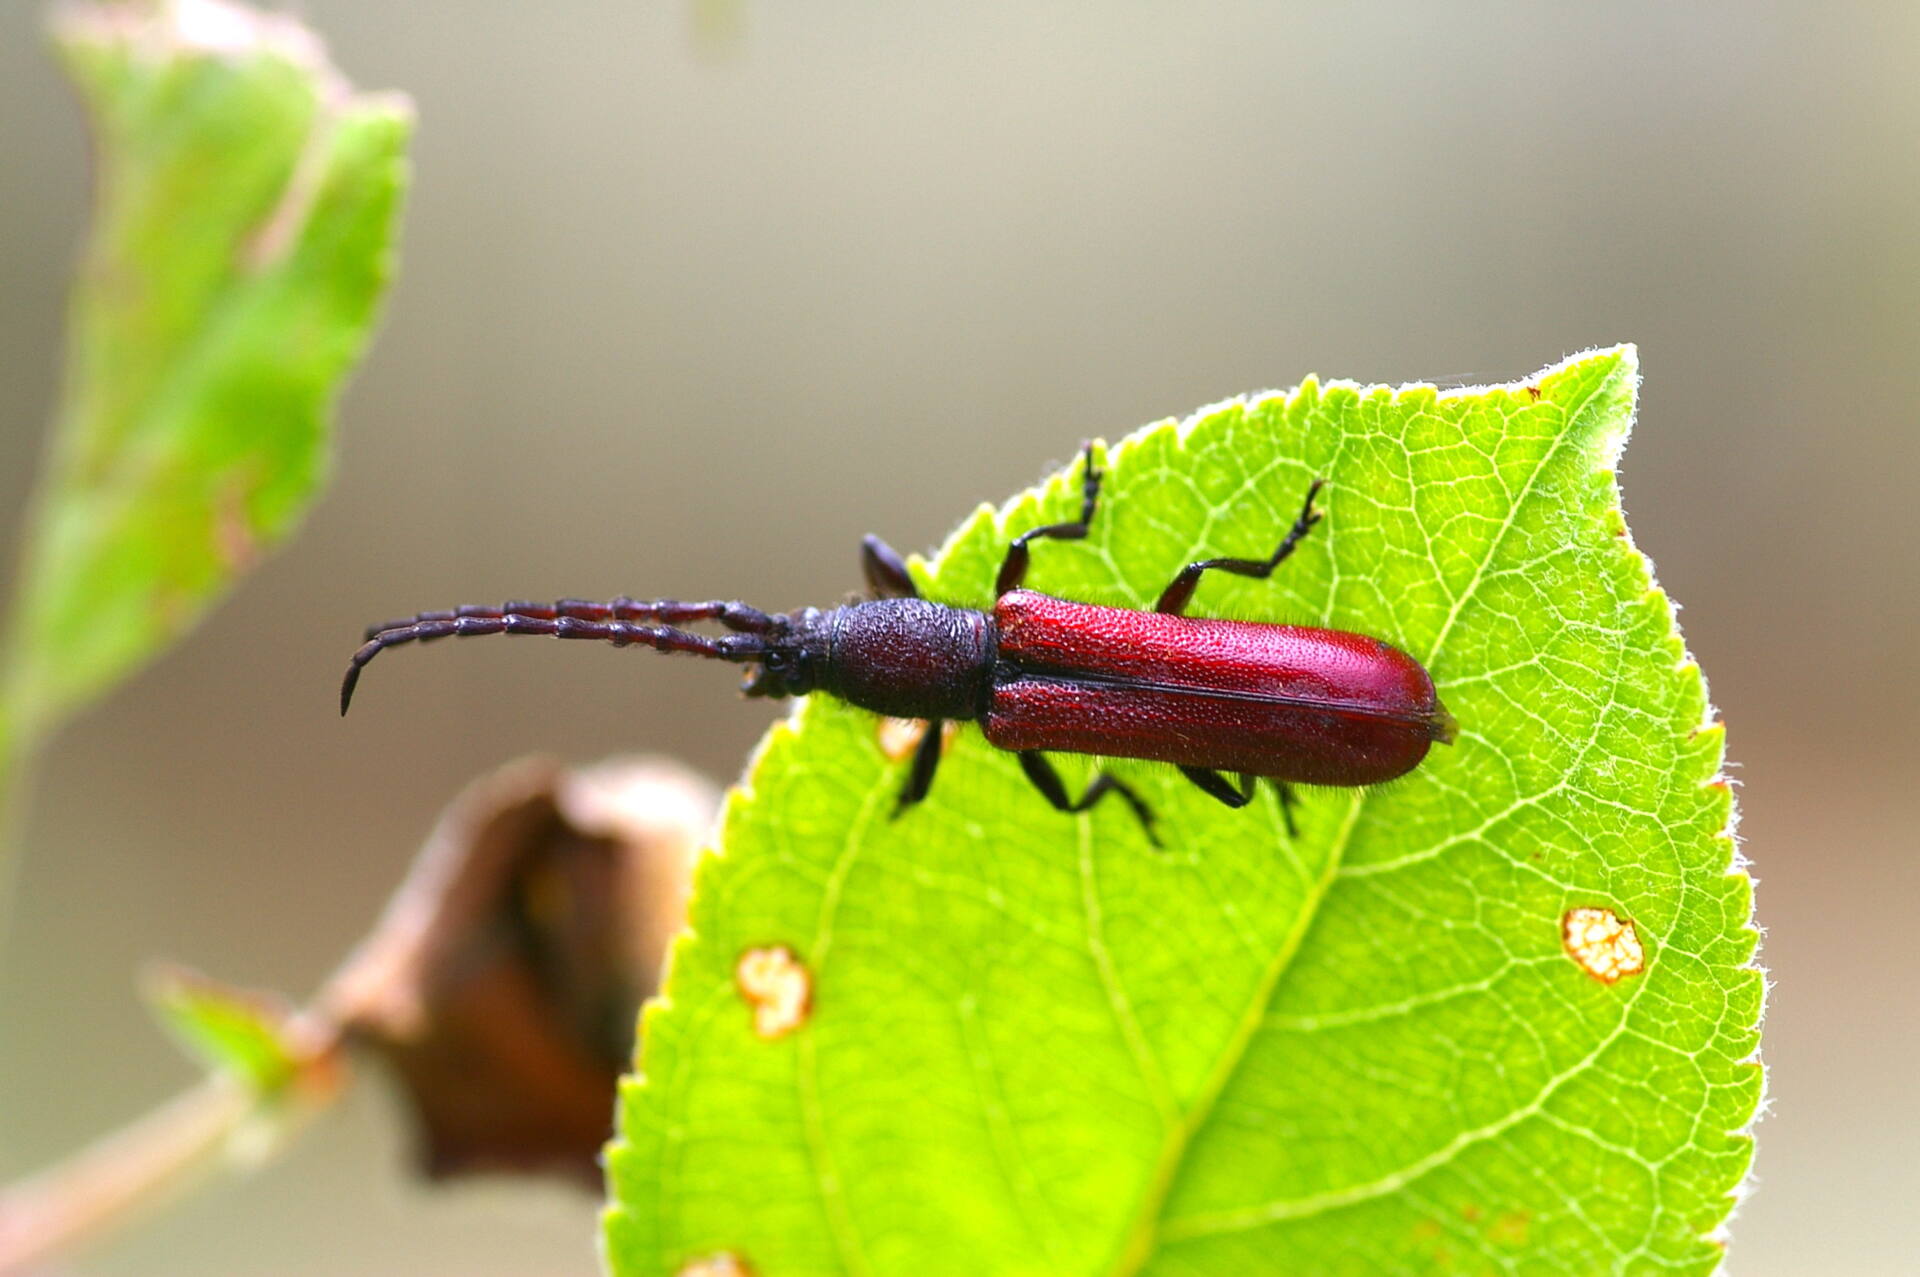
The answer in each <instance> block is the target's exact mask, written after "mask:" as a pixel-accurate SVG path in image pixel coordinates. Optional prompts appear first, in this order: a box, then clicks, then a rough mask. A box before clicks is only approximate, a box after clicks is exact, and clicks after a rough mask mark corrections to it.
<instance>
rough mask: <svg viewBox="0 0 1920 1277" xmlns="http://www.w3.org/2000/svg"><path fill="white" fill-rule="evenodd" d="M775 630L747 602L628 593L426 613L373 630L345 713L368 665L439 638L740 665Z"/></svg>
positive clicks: (345, 698) (344, 692)
mask: <svg viewBox="0 0 1920 1277" xmlns="http://www.w3.org/2000/svg"><path fill="white" fill-rule="evenodd" d="M658 621H664V622H690V621H718V622H720V623H721V624H722V625H724V626H726V627H727V628H728V629H730V630H732V631H734V632H733V633H732V634H726V635H722V636H720V637H719V638H709V637H707V636H706V635H703V634H694V633H690V632H689V631H686V630H682V629H677V628H675V626H674V625H672V624H648V623H647V622H658ZM777 627H778V621H777V620H776V619H775V618H773V617H770V616H768V615H767V614H766V613H765V612H762V611H760V609H758V608H754V607H749V606H747V605H746V604H744V603H735V602H718V601H716V602H708V603H679V602H675V601H674V600H672V599H654V600H650V601H642V600H637V599H629V598H626V597H624V596H622V597H620V598H617V599H614V600H612V601H611V602H607V603H596V602H591V601H589V600H586V599H561V600H560V601H559V602H557V603H553V604H546V603H528V602H513V603H506V604H502V605H501V606H500V607H477V606H473V605H468V606H464V607H458V608H453V609H451V610H447V611H438V612H421V613H419V614H418V615H416V616H412V617H407V618H405V619H402V620H398V621H389V622H387V623H386V624H384V625H375V626H370V627H368V629H367V641H366V642H365V643H364V644H362V645H361V647H360V650H359V651H357V652H355V653H354V654H353V657H352V659H351V660H350V661H349V662H348V664H347V674H346V677H345V678H344V679H342V680H341V683H340V712H341V714H343V715H344V714H345V713H346V712H347V708H348V706H350V705H351V704H352V703H353V689H354V687H355V685H356V684H358V683H359V681H360V671H361V670H363V669H365V668H366V666H367V662H369V661H371V660H372V659H373V658H374V657H376V656H378V655H380V653H382V652H384V651H386V650H387V649H388V648H390V647H399V646H400V645H401V644H403V643H430V642H432V641H433V640H435V639H442V638H473V637H476V636H481V635H487V634H539V635H545V636H548V637H551V638H563V639H589V640H596V641H599V642H604V643H611V644H613V645H614V646H615V647H630V646H633V645H634V644H639V645H641V646H644V647H651V648H653V649H654V650H655V651H658V652H685V653H688V654H689V655H692V656H700V657H705V658H707V659H708V660H716V661H730V662H733V663H735V664H740V663H744V662H747V661H757V660H759V659H760V658H761V657H763V656H765V655H766V654H767V649H768V643H767V636H768V635H770V634H771V633H772V632H773V631H774V630H775V629H776V628H777Z"/></svg>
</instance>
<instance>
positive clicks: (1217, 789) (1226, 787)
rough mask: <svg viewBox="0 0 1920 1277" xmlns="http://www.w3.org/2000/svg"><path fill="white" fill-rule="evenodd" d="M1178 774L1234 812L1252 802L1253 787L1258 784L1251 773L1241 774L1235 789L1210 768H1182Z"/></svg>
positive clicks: (1229, 782)
mask: <svg viewBox="0 0 1920 1277" xmlns="http://www.w3.org/2000/svg"><path fill="white" fill-rule="evenodd" d="M1180 774H1181V775H1183V776H1185V777H1186V778H1187V779H1188V780H1190V781H1192V782H1193V783H1194V784H1196V785H1198V786H1199V787H1200V788H1201V789H1202V790H1204V791H1205V792H1206V793H1208V794H1210V795H1212V796H1213V797H1215V798H1218V799H1219V800H1220V801H1221V802H1223V803H1225V804H1226V805H1227V806H1229V807H1232V808H1233V809H1235V810H1236V811H1237V810H1239V809H1240V808H1242V807H1245V806H1246V805H1247V804H1248V803H1250V802H1252V801H1253V787H1254V786H1255V785H1257V784H1259V783H1260V778H1259V777H1258V776H1255V775H1254V774H1253V773H1252V772H1241V773H1240V787H1239V788H1238V789H1235V788H1234V787H1233V783H1232V782H1231V781H1229V780H1228V779H1227V778H1226V777H1225V776H1222V775H1221V774H1220V773H1219V772H1217V771H1215V770H1213V768H1211V767H1182V768H1181V769H1180Z"/></svg>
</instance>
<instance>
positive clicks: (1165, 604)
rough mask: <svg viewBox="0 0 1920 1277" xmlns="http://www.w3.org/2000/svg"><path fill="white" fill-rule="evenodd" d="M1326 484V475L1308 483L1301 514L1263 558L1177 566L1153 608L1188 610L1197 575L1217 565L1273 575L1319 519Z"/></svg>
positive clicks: (1227, 569) (1253, 574)
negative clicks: (1176, 572) (1319, 499)
mask: <svg viewBox="0 0 1920 1277" xmlns="http://www.w3.org/2000/svg"><path fill="white" fill-rule="evenodd" d="M1326 484H1327V481H1326V480H1325V479H1315V480H1314V481H1313V482H1312V483H1311V484H1310V485H1308V487H1307V500H1306V504H1305V505H1303V506H1301V507H1300V517H1299V518H1297V519H1295V520H1294V521H1293V526H1292V527H1291V528H1289V529H1287V535H1286V536H1284V537H1282V538H1281V539H1280V547H1279V548H1278V549H1276V550H1275V551H1274V552H1273V554H1272V555H1270V556H1269V557H1267V558H1264V559H1201V560H1199V561H1198V562H1196V563H1189V564H1187V566H1186V567H1184V568H1181V569H1180V575H1179V576H1176V577H1174V578H1173V582H1172V584H1170V585H1168V586H1167V588H1166V589H1164V590H1162V591H1161V592H1160V601H1159V602H1158V603H1155V604H1154V605H1153V610H1154V611H1156V612H1171V613H1173V615H1175V616H1179V615H1180V614H1182V613H1183V612H1185V611H1186V610H1187V604H1188V603H1189V602H1191V601H1192V599H1193V591H1194V589H1195V588H1196V587H1197V586H1198V585H1199V584H1200V577H1201V576H1202V574H1204V573H1205V572H1207V571H1208V570H1209V569H1213V568H1218V569H1219V570H1220V571H1222V572H1231V573H1233V574H1234V575H1235V576H1250V577H1253V578H1254V579H1256V580H1261V581H1264V580H1265V579H1266V578H1268V577H1270V576H1272V575H1273V570H1274V569H1275V568H1277V567H1279V566H1280V565H1281V564H1282V563H1284V562H1286V559H1287V556H1288V555H1289V554H1292V553H1293V548H1294V547H1295V546H1297V545H1299V544H1300V541H1301V538H1303V537H1305V536H1306V535H1307V530H1308V529H1309V528H1311V527H1313V525H1314V524H1316V523H1318V522H1320V514H1319V512H1317V511H1316V510H1315V509H1314V508H1313V499H1314V498H1315V497H1317V496H1319V495H1320V489H1321V488H1324V487H1325V486H1326Z"/></svg>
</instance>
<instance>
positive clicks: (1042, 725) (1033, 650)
mask: <svg viewBox="0 0 1920 1277" xmlns="http://www.w3.org/2000/svg"><path fill="white" fill-rule="evenodd" d="M1082 473H1083V478H1082V489H1081V503H1080V517H1079V518H1077V519H1075V520H1074V521H1073V522H1071V523H1053V524H1048V525H1046V526H1044V527H1038V528H1032V529H1029V530H1028V531H1026V532H1023V533H1021V534H1020V535H1019V536H1017V537H1015V538H1014V539H1013V540H1012V542H1011V543H1010V544H1009V545H1008V546H1007V555H1006V558H1005V559H1004V560H1002V562H1001V564H1000V573H999V577H998V579H997V581H996V583H995V585H994V604H993V608H992V610H991V611H984V612H983V611H977V610H975V609H972V608H958V607H948V606H946V605H945V604H940V603H933V602H930V601H928V600H926V599H923V598H921V597H920V595H919V591H918V590H917V589H916V588H915V586H914V583H913V578H912V577H911V576H910V575H908V573H907V567H906V563H905V562H904V561H903V560H902V559H901V557H900V556H899V554H897V553H896V552H895V551H894V550H893V549H892V548H891V547H889V546H888V545H887V544H886V542H884V541H882V540H880V539H879V538H878V537H873V536H869V537H867V538H866V539H865V540H864V541H863V542H862V543H861V561H862V566H863V567H864V569H865V573H866V578H867V584H868V585H869V586H870V587H871V588H872V590H873V593H874V595H875V597H874V598H873V599H871V600H868V601H865V602H859V603H849V604H847V605H845V606H843V607H836V608H830V609H825V610H823V609H820V608H811V607H809V608H802V609H800V610H799V611H797V612H788V613H784V614H773V613H767V612H762V611H760V610H759V609H758V608H754V607H749V606H748V605H747V604H745V603H738V602H711V603H679V602H675V601H673V600H670V599H656V600H651V601H643V600H637V599H629V598H624V597H622V598H617V599H614V600H613V601H611V602H608V603H595V602H589V601H587V600H584V599H561V600H560V601H559V602H557V603H554V604H551V605H547V604H541V603H526V602H515V603H507V604H504V605H502V606H500V607H497V608H494V607H474V606H468V607H459V608H454V609H453V610H451V611H443V612H422V613H420V614H419V615H417V616H413V617H409V618H407V619H405V620H399V621H390V622H388V623H387V624H385V625H376V626H373V627H371V628H369V629H368V631H367V641H366V643H365V645H363V646H362V647H361V648H360V650H359V651H357V652H355V653H354V654H353V660H352V662H351V663H350V664H349V665H348V666H347V674H346V679H345V681H344V682H342V683H341V686H340V712H341V713H342V714H345V713H346V712H347V706H348V704H349V703H350V702H351V701H352V699H353V689H354V684H355V683H356V682H358V681H359V678H360V671H361V670H362V669H363V668H365V666H366V664H367V662H368V661H371V660H372V659H373V658H374V657H376V656H378V655H379V654H380V653H381V652H383V651H385V650H386V649H387V648H390V647H396V646H398V645H400V644H402V643H412V642H416V641H417V642H426V641H430V640H432V639H439V638H446V637H448V636H453V637H456V638H461V637H470V636H473V635H478V634H545V635H551V636H552V637H554V638H563V639H598V640H603V641H605V642H608V643H612V644H613V645H614V646H616V647H627V646H631V645H634V644H639V645H641V646H644V647H651V648H653V649H655V650H656V651H661V652H687V653H690V654H692V655H694V656H702V657H706V658H708V659H710V660H719V661H731V662H734V663H736V664H745V665H751V666H754V667H755V668H754V669H752V670H751V671H750V672H749V673H748V675H747V679H746V683H745V692H746V694H747V695H748V696H768V697H786V696H805V695H807V694H808V693H810V692H825V693H827V694H828V695H830V696H837V697H839V698H840V699H841V700H844V701H846V702H848V703H849V704H853V705H858V706H860V707H861V708H863V709H870V710H874V711H876V712H878V713H881V714H889V715H893V716H895V717H899V718H919V719H928V720H931V721H930V722H929V723H928V726H927V731H926V734H925V735H924V736H922V737H921V740H920V744H919V746H918V748H917V749H916V750H915V752H914V757H913V763H912V767H911V769H910V770H909V771H908V773H907V782H906V785H905V786H904V787H903V788H902V789H901V791H900V797H899V801H898V802H897V803H896V804H895V807H894V814H895V815H896V816H897V815H899V814H900V813H901V812H902V811H904V810H905V809H906V808H908V807H911V806H912V805H913V804H915V803H917V802H919V801H920V800H921V799H923V798H925V797H926V796H927V791H928V790H929V789H930V788H931V787H932V785H933V774H934V770H935V769H936V768H937V767H938V766H939V765H940V745H941V736H942V733H941V731H940V728H941V726H942V722H943V720H946V719H977V720H979V722H980V725H981V728H982V730H983V731H984V732H985V733H986V737H987V740H988V741H989V742H990V743H992V744H994V745H997V746H999V747H1000V748H1002V749H1007V750H1012V751H1013V752H1014V754H1015V756H1016V757H1018V758H1019V760H1020V767H1021V770H1022V771H1024V772H1025V773H1026V776H1027V779H1028V780H1030V781H1031V782H1032V783H1033V787H1034V788H1035V789H1037V790H1039V791H1040V794H1041V796H1042V797H1044V798H1045V799H1046V800H1047V801H1048V802H1049V803H1051V804H1052V805H1053V806H1054V807H1055V808H1056V809H1058V810H1060V811H1063V812H1083V811H1086V810H1087V809H1088V808H1090V807H1092V806H1093V805H1094V804H1095V803H1097V802H1099V801H1100V800H1101V799H1102V798H1104V797H1106V796H1107V795H1108V794H1118V795H1120V797H1121V798H1122V799H1123V800H1124V801H1125V802H1126V803H1127V805H1128V806H1129V807H1131V808H1132V809H1133V811H1134V813H1135V814H1136V815H1137V816H1138V817H1139V818H1140V822H1141V824H1142V825H1144V826H1145V827H1146V830H1147V833H1148V836H1149V837H1152V836H1153V813H1152V812H1151V811H1150V810H1149V809H1148V807H1147V805H1146V803H1145V802H1144V801H1142V800H1141V798H1140V795H1139V794H1138V793H1136V792H1135V791H1134V789H1133V788H1132V787H1131V786H1130V785H1128V784H1126V783H1125V782H1124V781H1122V780H1119V779H1118V778H1116V777H1115V776H1113V775H1111V774H1110V773H1107V772H1104V771H1103V772H1099V773H1097V774H1096V775H1095V776H1094V778H1093V780H1092V781H1091V783H1089V784H1088V786H1087V788H1086V790H1085V792H1083V793H1082V794H1081V795H1080V796H1079V797H1078V798H1073V797H1069V795H1068V794H1067V790H1066V786H1065V785H1064V784H1063V783H1062V782H1061V779H1060V775H1059V773H1058V772H1056V771H1055V770H1054V769H1053V765H1052V764H1051V763H1050V762H1048V761H1047V756H1046V752H1045V751H1049V750H1052V751H1057V752H1061V753H1073V754H1093V755H1099V756H1103V757H1111V758H1141V759H1152V760H1157V761H1160V762H1167V763H1173V764H1175V765H1176V766H1178V767H1179V768H1180V770H1181V772H1182V773H1184V774H1185V775H1186V777H1187V779H1189V780H1191V781H1192V782H1193V783H1194V784H1195V785H1198V786H1199V787H1200V788H1201V789H1202V790H1204V791H1206V792H1207V793H1208V794H1210V795H1212V796H1213V797H1214V798H1217V799H1219V800H1220V801H1221V802H1223V803H1225V804H1226V805H1227V806H1229V807H1244V806H1246V805H1247V804H1248V803H1249V802H1251V801H1252V800H1253V793H1254V786H1255V784H1256V782H1257V781H1258V779H1259V778H1260V777H1262V776H1266V777H1270V778H1272V779H1273V780H1275V781H1276V782H1278V784H1279V786H1280V796H1281V798H1282V800H1283V804H1284V806H1285V808H1286V815H1287V823H1288V826H1289V828H1291V826H1292V823H1293V822H1292V811H1291V807H1292V797H1291V794H1290V791H1289V790H1288V788H1287V785H1288V783H1289V782H1297V783H1301V784H1311V785H1344V786H1355V785H1372V784H1377V783H1379V782H1382V781H1388V780H1392V779H1393V778H1394V777H1396V776H1401V775H1404V774H1405V773H1407V772H1409V771H1411V770H1412V769H1413V768H1414V767H1416V766H1418V765H1419V763H1420V761H1421V759H1423V758H1425V757H1426V755H1427V750H1428V748H1429V747H1430V746H1431V744H1432V743H1433V742H1435V741H1439V742H1441V743H1443V744H1444V743H1449V742H1451V741H1452V740H1453V736H1454V724H1453V719H1452V717H1451V716H1450V715H1448V713H1447V711H1446V709H1445V707H1444V706H1442V705H1441V703H1440V699H1439V697H1438V696H1437V695H1436V694H1435V692H1434V688H1433V680H1432V679H1431V678H1430V677H1428V675H1427V671H1426V670H1425V669H1423V668H1422V667H1421V666H1420V664H1419V662H1417V661H1415V660H1414V659H1413V658H1412V657H1411V656H1408V655H1407V654H1406V653H1405V652H1402V651H1400V650H1399V649H1397V648H1394V647H1390V646H1388V645H1387V644H1385V643H1383V642H1381V641H1380V640H1379V639H1374V638H1368V637H1366V636H1364V635H1360V634H1350V633H1346V632H1343V631H1340V630H1326V629H1316V628H1313V627H1310V626H1301V625H1275V624H1268V623H1265V622H1259V621H1225V620H1205V619H1201V618H1198V617H1189V616H1186V615H1184V613H1185V611H1186V607H1187V603H1188V602H1189V601H1190V600H1191V599H1192V598H1193V592H1194V589H1195V587H1196V586H1198V585H1199V583H1200V578H1201V577H1202V576H1204V575H1205V574H1206V573H1208V572H1212V571H1219V572H1231V573H1234V574H1235V575H1238V576H1246V577H1254V578H1256V579H1265V578H1266V577H1268V576H1270V575H1272V573H1273V570H1274V569H1275V568H1277V567H1279V566H1280V564H1281V563H1283V562H1285V560H1286V558H1287V556H1288V555H1290V554H1292V553H1293V551H1294V548H1295V547H1296V546H1298V545H1299V544H1300V542H1301V539H1302V538H1304V537H1305V536H1306V535H1307V533H1308V531H1309V530H1310V529H1311V528H1312V527H1313V525H1314V524H1316V523H1318V522H1319V521H1320V517H1321V516H1320V515H1319V514H1318V513H1317V512H1315V510H1314V508H1313V503H1314V499H1315V498H1316V497H1317V496H1318V495H1319V493H1320V490H1321V488H1322V487H1323V486H1324V482H1325V481H1324V480H1319V479H1316V480H1315V481H1314V482H1313V484H1312V485H1311V486H1309V487H1308V489H1307V499H1306V502H1305V503H1304V504H1303V505H1302V506H1301V508H1300V515H1299V517H1298V518H1297V519H1295V520H1294V523H1293V526H1292V527H1291V528H1289V529H1288V530H1287V533H1286V535H1285V536H1283V537H1282V538H1281V540H1280V544H1279V546H1278V548H1276V549H1275V550H1274V552H1273V553H1272V554H1270V555H1268V556H1267V557H1266V558H1264V559H1201V560H1198V561H1197V562H1193V563H1189V564H1187V566H1186V567H1184V568H1182V569H1181V570H1180V573H1179V575H1177V576H1176V577H1174V578H1173V581H1172V582H1171V583H1170V584H1168V586H1167V588H1166V589H1165V590H1163V591H1161V593H1160V599H1159V602H1157V603H1156V604H1155V605H1154V609H1153V611H1151V612H1141V611H1135V610H1133V609H1131V608H1116V607H1098V606H1095V605H1093V604H1089V603H1075V602H1071V601H1069V600H1067V599H1060V598H1054V597H1053V596H1052V595H1048V594H1040V593H1037V592H1035V591H1033V590H1025V589H1022V588H1020V583H1021V581H1022V580H1024V579H1025V577H1026V574H1027V560H1028V555H1029V551H1028V546H1029V545H1030V544H1031V543H1032V542H1034V541H1037V540H1041V539H1043V538H1052V539H1054V540H1060V541H1077V540H1079V539H1081V538H1083V537H1085V536H1086V535H1087V530H1088V528H1089V526H1090V525H1091V523H1092V521H1093V513H1094V507H1095V506H1096V505H1097V504H1098V502H1099V498H1100V480H1101V475H1102V472H1101V471H1100V470H1099V469H1098V468H1096V467H1095V465H1094V461H1093V445H1092V444H1091V443H1089V444H1088V445H1087V448H1086V453H1085V461H1084V469H1083V472H1082ZM697 621H716V622H718V623H719V624H720V625H722V626H723V627H725V628H726V629H728V630H730V631H732V632H731V633H729V634H725V635H721V636H719V637H708V636H706V635H701V634H696V633H693V632H690V631H688V630H684V629H681V628H679V627H680V626H681V625H683V624H687V623H690V622H697ZM1227 773H1236V774H1237V776H1238V784H1235V783H1234V782H1233V781H1230V780H1228V779H1227ZM1155 841H1156V843H1157V841H1158V840H1157V839H1155Z"/></svg>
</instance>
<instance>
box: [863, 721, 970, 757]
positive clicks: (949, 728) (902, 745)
mask: <svg viewBox="0 0 1920 1277" xmlns="http://www.w3.org/2000/svg"><path fill="white" fill-rule="evenodd" d="M959 730H960V724H958V723H953V722H948V723H942V724H941V725H940V749H941V751H942V752H943V753H944V752H945V751H946V749H947V747H948V746H949V745H951V744H952V743H953V737H954V734H955V733H956V732H958V731H959ZM926 735H927V721H926V720H925V719H924V718H882V719H881V720H880V723H879V726H877V727H876V728H875V729H874V737H875V739H877V740H878V741H879V742H880V752H881V753H883V754H885V755H886V756H887V757H888V758H889V759H891V760H892V761H894V762H896V763H897V762H899V761H901V760H902V759H904V758H907V757H908V756H910V755H911V754H912V753H913V751H914V750H916V749H918V748H919V747H920V742H921V741H922V740H923V739H925V738H926Z"/></svg>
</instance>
